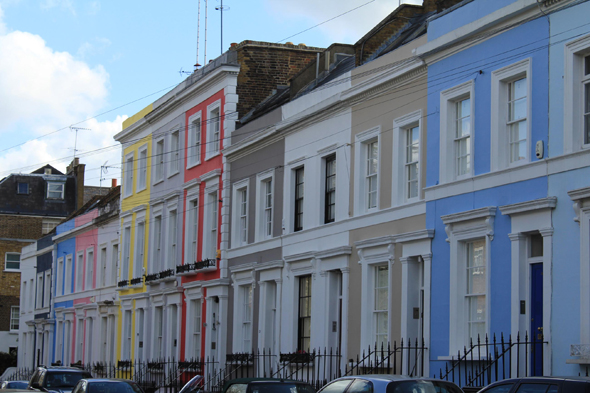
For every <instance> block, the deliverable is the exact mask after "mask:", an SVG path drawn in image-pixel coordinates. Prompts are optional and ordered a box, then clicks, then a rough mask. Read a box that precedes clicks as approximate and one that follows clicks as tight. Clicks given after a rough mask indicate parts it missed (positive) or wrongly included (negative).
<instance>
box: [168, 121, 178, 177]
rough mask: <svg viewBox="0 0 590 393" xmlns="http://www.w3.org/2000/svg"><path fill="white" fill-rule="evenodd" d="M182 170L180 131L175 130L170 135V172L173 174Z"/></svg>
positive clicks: (170, 174)
mask: <svg viewBox="0 0 590 393" xmlns="http://www.w3.org/2000/svg"><path fill="white" fill-rule="evenodd" d="M179 170H180V132H179V131H174V132H173V133H172V134H171V135H170V173H169V175H168V176H172V175H174V174H176V173H178V171H179Z"/></svg>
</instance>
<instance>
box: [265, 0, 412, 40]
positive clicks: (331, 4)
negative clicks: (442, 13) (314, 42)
mask: <svg viewBox="0 0 590 393" xmlns="http://www.w3.org/2000/svg"><path fill="white" fill-rule="evenodd" d="M369 1H370V0H360V1H359V0H324V1H317V0H281V1H274V0H267V1H266V7H268V8H269V9H270V10H271V11H272V12H273V13H274V14H275V15H277V18H283V19H284V18H293V17H300V18H303V19H304V20H308V21H309V25H308V26H304V25H302V26H301V30H304V29H306V28H308V27H311V26H314V25H317V24H319V23H322V22H324V21H327V20H328V19H331V18H334V17H335V16H337V15H339V14H342V13H344V12H346V11H349V10H352V9H354V8H357V7H359V6H361V5H362V7H360V8H358V9H356V10H354V11H351V12H349V13H347V14H345V15H343V16H340V17H338V18H335V19H334V20H331V21H329V22H327V23H325V24H323V25H321V26H318V27H316V28H315V29H318V30H320V31H322V33H324V34H325V35H326V36H328V37H329V38H330V40H331V41H332V42H341V43H348V44H353V43H355V42H356V41H358V40H359V39H360V38H361V37H362V36H363V35H365V34H366V33H367V32H369V31H370V30H371V29H372V28H373V27H374V26H375V25H377V23H379V22H380V21H381V20H383V19H384V18H385V17H386V16H387V15H389V14H390V13H391V12H392V11H393V10H394V9H396V8H397V7H398V5H399V2H400V0H374V1H373V2H369ZM368 2H369V3H368ZM366 3H368V4H366ZM401 3H402V4H403V3H407V4H422V0H401ZM363 4H366V5H363ZM315 29H313V30H311V31H314V30H315ZM295 33H297V32H293V34H295ZM281 38H285V37H281ZM299 40H300V39H298V37H297V36H295V37H292V38H289V41H292V42H293V43H295V44H297V43H299V42H300V41H299Z"/></svg>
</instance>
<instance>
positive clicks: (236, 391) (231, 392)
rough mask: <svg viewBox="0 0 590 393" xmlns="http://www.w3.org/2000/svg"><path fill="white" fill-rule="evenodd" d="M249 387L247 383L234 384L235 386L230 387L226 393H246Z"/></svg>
mask: <svg viewBox="0 0 590 393" xmlns="http://www.w3.org/2000/svg"><path fill="white" fill-rule="evenodd" d="M247 388H248V385H247V384H245V383H234V384H233V385H229V387H228V388H227V390H226V391H225V393H246V389H247Z"/></svg>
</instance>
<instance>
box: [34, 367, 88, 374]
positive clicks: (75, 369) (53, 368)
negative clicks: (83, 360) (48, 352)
mask: <svg viewBox="0 0 590 393" xmlns="http://www.w3.org/2000/svg"><path fill="white" fill-rule="evenodd" d="M39 368H42V369H45V370H47V371H78V372H81V373H83V372H88V371H86V370H84V369H83V368H78V367H69V366H51V367H43V366H41V367H39Z"/></svg>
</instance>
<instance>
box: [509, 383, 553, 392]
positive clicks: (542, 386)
mask: <svg viewBox="0 0 590 393" xmlns="http://www.w3.org/2000/svg"><path fill="white" fill-rule="evenodd" d="M550 386H551V385H549V384H546V383H523V384H522V385H520V386H519V387H518V390H517V391H516V392H517V393H545V392H546V391H547V389H549V387H550Z"/></svg>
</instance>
